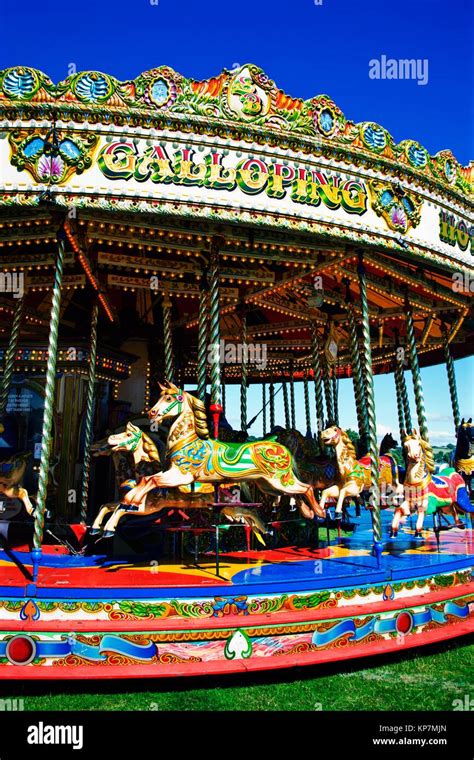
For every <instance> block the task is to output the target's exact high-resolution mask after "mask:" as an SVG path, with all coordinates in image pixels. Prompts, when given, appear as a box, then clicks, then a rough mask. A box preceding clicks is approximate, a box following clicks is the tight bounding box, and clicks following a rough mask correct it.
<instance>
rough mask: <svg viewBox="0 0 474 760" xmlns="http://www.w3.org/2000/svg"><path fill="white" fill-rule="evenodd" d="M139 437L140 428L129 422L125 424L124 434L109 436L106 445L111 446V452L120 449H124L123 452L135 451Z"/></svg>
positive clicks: (140, 434) (140, 433)
mask: <svg viewBox="0 0 474 760" xmlns="http://www.w3.org/2000/svg"><path fill="white" fill-rule="evenodd" d="M141 437H142V431H141V430H140V428H138V427H136V425H133V424H132V423H131V422H127V427H126V428H125V430H124V432H123V433H114V434H113V435H109V437H108V438H107V443H108V444H109V446H112V451H120V450H121V449H125V451H135V449H136V448H137V447H138V444H139V443H140V438H141Z"/></svg>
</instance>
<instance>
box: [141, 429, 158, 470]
mask: <svg viewBox="0 0 474 760" xmlns="http://www.w3.org/2000/svg"><path fill="white" fill-rule="evenodd" d="M141 432H142V446H143V451H144V452H145V454H146V455H147V457H148V458H149V459H150V460H151V461H152V462H160V461H161V460H160V455H159V452H158V449H157V447H156V444H155V443H154V442H153V441H152V439H151V438H150V436H149V435H147V434H146V433H144V432H143V430H142V431H141Z"/></svg>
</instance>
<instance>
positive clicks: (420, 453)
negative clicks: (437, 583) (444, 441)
mask: <svg viewBox="0 0 474 760" xmlns="http://www.w3.org/2000/svg"><path fill="white" fill-rule="evenodd" d="M403 447H404V450H405V453H406V459H407V471H406V475H405V483H404V501H403V502H402V504H401V505H400V507H397V508H396V509H395V516H394V518H393V521H392V534H391V535H392V537H395V536H396V535H397V531H398V526H399V523H400V520H401V518H402V517H406V516H408V515H409V514H410V513H411V512H412V511H415V510H418V518H417V521H416V529H415V538H420V536H421V530H422V528H423V522H424V518H425V514H428V515H430V514H434V513H436V512H444V513H447V514H451V515H452V516H453V517H454V520H455V525H456V526H457V527H464V524H463V523H462V522H461V521H460V519H459V515H458V509H459V510H460V511H462V512H466V513H471V514H472V513H473V512H474V506H473V505H472V504H471V502H470V501H469V496H468V493H467V489H466V484H465V483H464V480H463V478H462V477H461V475H459V473H457V472H456V471H455V470H454V469H453V468H448V469H447V470H443V474H442V475H433V472H434V457H433V450H432V448H431V446H430V445H429V444H428V443H427V442H426V441H424V440H423V439H422V438H421V436H420V434H419V432H418V431H417V430H416V429H415V428H413V431H412V433H410V435H407V434H406V433H405V434H404V439H403Z"/></svg>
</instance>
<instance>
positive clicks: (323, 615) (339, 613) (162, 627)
mask: <svg viewBox="0 0 474 760" xmlns="http://www.w3.org/2000/svg"><path fill="white" fill-rule="evenodd" d="M469 595H474V581H471V582H470V583H466V584H464V585H460V586H451V587H450V588H447V589H440V590H439V591H432V592H429V593H426V592H425V593H424V594H420V595H417V596H402V597H399V598H398V599H393V600H392V601H389V600H387V601H383V600H380V601H377V602H371V603H369V604H355V605H347V606H344V607H325V608H323V609H317V610H285V612H266V613H263V614H261V615H225V616H223V617H203V618H197V619H196V618H174V617H165V618H160V619H153V620H100V619H96V620H94V621H88V620H74V617H70V618H68V619H67V620H44V621H42V620H38V621H33V620H27V621H21V620H8V619H1V618H0V631H5V630H8V631H26V632H28V633H41V632H49V633H55V632H61V631H66V632H68V633H69V632H70V631H71V630H72V629H74V630H77V631H81V632H93V633H94V632H97V631H100V632H104V633H105V632H109V631H120V632H123V633H126V632H127V631H128V632H131V633H136V632H137V631H140V632H141V631H154V632H159V631H180V630H188V631H190V630H195V629H196V630H201V629H202V628H206V629H211V628H225V629H227V628H256V627H258V626H261V625H288V624H295V625H296V624H298V623H306V622H316V621H321V620H333V619H334V618H337V619H342V618H346V617H357V616H361V615H370V614H376V613H379V612H391V611H393V610H402V609H403V610H406V609H412V608H413V607H420V606H425V605H427V604H438V603H440V602H444V601H448V600H450V599H452V600H456V599H458V598H459V597H465V596H469Z"/></svg>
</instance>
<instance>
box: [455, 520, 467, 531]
mask: <svg viewBox="0 0 474 760" xmlns="http://www.w3.org/2000/svg"><path fill="white" fill-rule="evenodd" d="M465 527H466V526H465V524H464V523H463V522H462V521H461V520H460V521H459V522H457V523H456V528H459V530H464V529H465Z"/></svg>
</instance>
